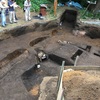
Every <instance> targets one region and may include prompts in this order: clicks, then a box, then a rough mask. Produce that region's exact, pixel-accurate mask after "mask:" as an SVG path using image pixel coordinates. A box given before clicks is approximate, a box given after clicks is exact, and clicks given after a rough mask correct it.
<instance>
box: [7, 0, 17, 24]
mask: <svg viewBox="0 0 100 100" xmlns="http://www.w3.org/2000/svg"><path fill="white" fill-rule="evenodd" d="M8 6H9V20H10V23H11V24H12V23H13V22H14V23H17V21H16V19H15V6H17V5H16V2H14V0H9V1H8Z"/></svg>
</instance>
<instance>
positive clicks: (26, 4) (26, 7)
mask: <svg viewBox="0 0 100 100" xmlns="http://www.w3.org/2000/svg"><path fill="white" fill-rule="evenodd" d="M30 8H31V1H30V0H25V2H24V10H25V20H26V21H30V20H31V17H30Z"/></svg>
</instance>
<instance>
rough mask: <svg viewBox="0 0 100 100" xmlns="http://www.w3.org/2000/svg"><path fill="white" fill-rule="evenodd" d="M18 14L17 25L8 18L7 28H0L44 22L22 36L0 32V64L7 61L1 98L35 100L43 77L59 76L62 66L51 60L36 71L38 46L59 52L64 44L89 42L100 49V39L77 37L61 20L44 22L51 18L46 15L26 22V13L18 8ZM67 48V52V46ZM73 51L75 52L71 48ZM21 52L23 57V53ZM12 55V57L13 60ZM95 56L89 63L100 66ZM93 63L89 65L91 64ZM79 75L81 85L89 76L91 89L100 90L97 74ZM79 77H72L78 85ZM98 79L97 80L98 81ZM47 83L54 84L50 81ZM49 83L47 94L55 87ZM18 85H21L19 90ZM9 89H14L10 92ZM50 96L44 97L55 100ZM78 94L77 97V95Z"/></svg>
mask: <svg viewBox="0 0 100 100" xmlns="http://www.w3.org/2000/svg"><path fill="white" fill-rule="evenodd" d="M35 15H37V14H36V13H33V12H32V15H31V16H35ZM17 17H18V23H14V24H10V23H9V20H8V18H7V22H8V25H7V27H5V28H2V27H0V31H3V30H5V31H8V30H10V29H14V28H16V27H21V26H24V25H27V26H29V29H32V28H33V24H34V23H35V22H38V23H41V24H36V27H35V31H31V32H28V33H27V34H22V35H19V36H16V35H15V36H14V34H12V35H11V34H7V33H6V34H3V32H1V33H0V36H1V37H2V38H4V40H2V41H0V51H1V52H0V61H1V62H0V64H1V65H3V60H4V62H6V63H4V66H2V69H1V70H0V98H1V100H33V99H34V100H37V98H38V97H39V95H40V94H41V93H40V84H41V82H42V80H43V78H44V77H46V76H57V75H58V73H59V67H58V66H59V65H57V64H55V63H53V62H51V61H49V60H48V62H43V63H42V64H41V66H42V67H41V68H40V70H38V71H35V70H34V64H35V63H36V62H37V61H36V59H35V54H36V49H37V48H39V49H42V50H45V51H47V52H51V51H52V52H56V51H57V50H63V49H62V48H63V47H64V45H66V44H68V43H71V46H74V45H75V46H76V44H82V45H84V44H85V45H90V46H92V47H94V48H96V50H98V49H99V50H100V39H91V38H89V37H87V36H81V35H78V36H75V35H73V34H72V29H71V28H67V27H66V26H65V27H63V28H62V29H61V28H60V27H58V22H59V19H57V20H54V21H50V22H49V23H48V24H44V23H46V22H47V21H49V20H51V19H50V18H48V17H47V19H46V20H39V19H34V18H33V17H32V20H31V21H29V22H25V21H24V13H23V11H22V10H20V9H17ZM30 27H31V28H30ZM98 28H99V27H98ZM23 29H24V28H23ZM20 30H21V29H20ZM21 32H22V31H21ZM21 32H20V34H21ZM12 33H13V31H12ZM18 33H19V31H18ZM8 35H9V36H8ZM7 36H8V38H7ZM1 37H0V39H1ZM16 50H23V51H21V52H20V51H19V52H17V54H16V52H14V51H16ZM64 50H65V51H66V49H64ZM70 50H71V51H72V49H70ZM24 51H27V52H26V53H25V52H24ZM71 51H70V52H71ZM91 51H93V50H91ZM98 52H100V51H98ZM13 53H15V55H12V56H9V54H13ZM24 53H25V54H24ZM62 53H64V55H65V56H66V53H67V52H66V53H65V52H62ZM73 53H74V52H71V54H73ZM21 54H22V55H23V56H21ZM60 54H61V52H60ZM98 54H99V53H98ZM7 55H8V56H7ZM86 55H89V54H87V52H86ZM10 57H12V58H11V59H10ZM92 57H93V54H92V55H91V58H92ZM8 58H9V59H10V60H11V61H10V60H9V59H8ZM2 59H3V60H2ZM83 59H86V58H84V57H83ZM87 59H88V58H87ZM87 59H86V60H87ZM94 59H95V58H94ZM94 59H93V61H94V62H91V60H90V62H91V63H93V64H95V65H100V62H99V59H100V58H99V57H96V60H94ZM97 59H98V60H97ZM96 61H98V62H99V63H97V62H96ZM90 62H89V64H91V63H90ZM75 75H76V74H75ZM75 75H74V76H75ZM78 75H79V76H77V77H78V78H80V75H81V76H82V79H84V80H85V82H83V80H82V79H79V80H78V79H76V80H78V81H79V82H80V81H81V82H82V83H79V85H80V86H81V85H82V84H84V83H88V80H86V79H85V77H86V76H87V77H88V78H89V79H90V81H89V82H90V83H89V84H92V83H93V82H94V83H93V84H92V85H90V86H92V87H93V88H92V89H93V90H94V91H97V90H99V91H98V92H97V93H99V94H100V89H99V88H100V82H99V81H100V79H99V78H95V77H96V76H93V77H92V76H91V77H90V75H88V74H87V73H84V72H80V73H78ZM85 75H86V76H85ZM74 76H73V77H74ZM91 79H94V80H93V81H92V80H91ZM47 80H48V79H47ZM65 80H66V79H65ZM76 80H75V82H74V81H73V80H72V82H73V84H74V85H75V86H76V83H77V82H76ZM95 81H96V82H97V83H95ZM54 82H55V80H54ZM48 84H49V85H51V83H50V82H48ZM48 84H46V85H47V86H48V87H47V90H50V91H48V92H47V94H48V95H49V94H50V93H51V92H52V91H53V90H54V87H53V86H52V88H53V89H52V88H51V87H49V85H48ZM53 84H54V85H55V84H56V83H53ZM77 84H78V83H77ZM94 84H96V85H94ZM87 85H88V84H86V85H85V86H83V87H82V88H81V89H87V88H86V87H87ZM90 86H88V88H89V89H91V87H90ZM16 87H18V88H17V89H16ZM44 87H45V86H44ZM77 87H78V86H77ZM42 88H43V87H42ZM48 88H49V89H48ZM81 89H80V90H81ZM9 90H11V91H10V92H9ZM51 90H52V91H51ZM84 91H87V90H84ZM84 91H83V93H84ZM75 92H77V94H78V93H79V92H78V91H75ZM89 92H90V94H92V93H91V91H89ZM79 94H80V93H79ZM51 95H53V94H50V95H49V98H47V97H45V98H46V100H54V98H53V97H52V96H51ZM70 95H71V94H70ZM73 95H74V94H73ZM93 95H95V98H97V99H98V98H99V95H98V94H95V93H94V92H93ZM45 96H46V95H45ZM75 96H76V98H77V95H75ZM54 97H55V94H54ZM84 98H85V97H84ZM84 98H83V100H87V99H84ZM92 98H93V96H91V100H97V99H92ZM78 99H79V100H81V97H79V98H78ZM99 99H100V98H99ZM69 100H72V99H69ZM73 100H75V99H73Z"/></svg>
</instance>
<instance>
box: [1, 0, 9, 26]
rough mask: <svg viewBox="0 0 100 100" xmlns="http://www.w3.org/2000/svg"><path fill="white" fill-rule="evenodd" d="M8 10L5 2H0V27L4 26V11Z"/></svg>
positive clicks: (3, 0) (4, 0)
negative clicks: (0, 25)
mask: <svg viewBox="0 0 100 100" xmlns="http://www.w3.org/2000/svg"><path fill="white" fill-rule="evenodd" d="M7 8H8V6H7V3H6V0H1V1H0V9H1V20H2V22H1V24H2V27H5V26H6V9H7Z"/></svg>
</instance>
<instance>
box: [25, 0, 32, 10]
mask: <svg viewBox="0 0 100 100" xmlns="http://www.w3.org/2000/svg"><path fill="white" fill-rule="evenodd" d="M30 7H31V2H28V1H27V0H26V1H25V2H24V10H30Z"/></svg>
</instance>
